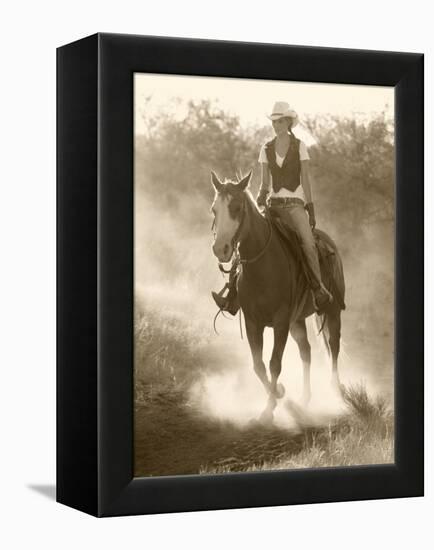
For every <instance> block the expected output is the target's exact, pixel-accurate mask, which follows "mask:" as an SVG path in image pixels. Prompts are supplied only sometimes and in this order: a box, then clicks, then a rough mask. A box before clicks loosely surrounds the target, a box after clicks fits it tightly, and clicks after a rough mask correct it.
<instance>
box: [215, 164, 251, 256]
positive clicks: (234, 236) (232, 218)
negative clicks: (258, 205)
mask: <svg viewBox="0 0 434 550" xmlns="http://www.w3.org/2000/svg"><path fill="white" fill-rule="evenodd" d="M251 176H252V172H250V173H249V174H248V175H247V176H245V177H244V178H243V179H241V180H240V181H239V182H238V183H234V182H232V181H227V182H224V183H222V182H221V181H220V180H219V179H218V177H217V176H216V175H215V174H214V172H211V182H212V184H213V186H214V189H215V191H216V194H215V198H214V202H213V204H212V207H211V210H212V213H213V214H214V224H213V227H214V235H215V239H214V244H213V247H212V249H213V252H214V254H215V256H216V257H217V258H218V260H219V261H220V262H229V260H230V259H231V258H232V255H233V253H234V249H235V246H236V243H237V241H238V239H239V237H240V232H241V226H242V223H243V221H244V216H245V214H246V205H245V200H246V194H245V190H246V189H247V187H248V185H249V182H250V178H251Z"/></svg>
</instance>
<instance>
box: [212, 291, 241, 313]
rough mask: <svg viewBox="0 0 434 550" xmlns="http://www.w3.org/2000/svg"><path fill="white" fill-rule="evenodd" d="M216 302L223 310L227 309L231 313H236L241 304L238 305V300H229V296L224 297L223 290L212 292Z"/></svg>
mask: <svg viewBox="0 0 434 550" xmlns="http://www.w3.org/2000/svg"><path fill="white" fill-rule="evenodd" d="M211 295H212V297H213V298H214V302H215V303H216V304H217V307H218V308H219V309H220V310H221V311H227V312H228V313H230V314H231V315H236V314H237V312H238V310H239V309H240V306H239V305H238V300H229V299H228V297H227V296H226V297H223V296H222V295H221V292H219V293H217V292H211Z"/></svg>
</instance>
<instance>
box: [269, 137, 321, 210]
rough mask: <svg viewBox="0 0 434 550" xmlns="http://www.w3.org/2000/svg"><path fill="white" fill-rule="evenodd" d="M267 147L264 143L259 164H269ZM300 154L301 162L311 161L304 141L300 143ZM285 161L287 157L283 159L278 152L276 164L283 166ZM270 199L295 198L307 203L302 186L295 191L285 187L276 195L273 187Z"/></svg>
mask: <svg viewBox="0 0 434 550" xmlns="http://www.w3.org/2000/svg"><path fill="white" fill-rule="evenodd" d="M265 145H266V144H265V143H264V145H263V146H262V147H261V151H260V153H259V158H258V162H260V163H263V164H268V160H267V153H266V152H265ZM299 154H300V161H303V160H310V157H309V153H308V152H307V147H306V144H305V143H304V142H303V141H300V147H299ZM284 159H285V157H281V156H280V155H278V154H277V152H276V164H277V165H278V166H282V164H283V161H284ZM270 177H271V178H272V177H273V176H271V174H270ZM270 197H293V198H297V199H301V200H302V201H304V202H306V197H305V196H304V191H303V187H302V185H301V184H300V185H299V186H298V187H297V189H296V190H295V191H290V190H289V189H285V187H282V188H281V189H279V191H278V192H277V193H275V192H274V191H273V187H271V193H270Z"/></svg>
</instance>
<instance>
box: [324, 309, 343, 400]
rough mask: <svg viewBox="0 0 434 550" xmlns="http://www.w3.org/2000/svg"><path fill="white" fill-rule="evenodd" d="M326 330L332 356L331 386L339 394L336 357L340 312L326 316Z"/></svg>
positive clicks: (339, 332) (338, 343)
mask: <svg viewBox="0 0 434 550" xmlns="http://www.w3.org/2000/svg"><path fill="white" fill-rule="evenodd" d="M327 328H328V332H329V345H330V353H331V356H332V386H333V387H334V389H335V390H336V391H338V392H339V393H341V385H340V381H339V373H338V356H339V350H340V343H341V312H340V310H335V311H333V312H332V313H330V315H329V316H327Z"/></svg>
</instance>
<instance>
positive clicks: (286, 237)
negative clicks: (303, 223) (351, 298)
mask: <svg viewBox="0 0 434 550" xmlns="http://www.w3.org/2000/svg"><path fill="white" fill-rule="evenodd" d="M270 221H271V225H272V226H273V228H274V229H275V230H276V232H277V234H278V235H279V236H280V238H281V239H282V241H283V242H284V243H285V245H286V246H285V248H286V249H287V250H288V251H290V252H291V253H292V254H293V255H295V257H296V259H297V260H298V261H299V262H300V264H301V267H302V270H303V273H304V276H305V277H306V279H307V281H308V283H309V285H310V286H311V282H312V280H313V274H312V272H311V269H310V266H309V264H308V263H307V261H306V258H305V255H304V253H303V250H302V246H301V242H300V238H299V236H298V234H297V232H296V231H295V230H294V229H292V228H291V227H289V226H288V225H287V224H283V223H282V220H281V219H280V218H279V217H278V216H273V215H270ZM313 236H314V239H315V244H316V247H317V251H318V259H319V265H320V270H321V278H322V282H323V284H324V285H325V287H326V288H327V289H328V290H329V291H330V292H331V293H332V295H333V297H334V299H335V300H336V301H337V302H338V304H339V306H340V307H341V309H345V302H344V299H343V296H341V292H340V291H339V285H338V284H337V281H336V277H337V276H338V275H337V274H338V271H339V270H337V269H336V267H337V266H338V263H340V261H341V260H340V258H339V255H338V254H337V247H336V245H335V243H334V242H333V240H332V239H331V238H330V237H329V236H328V235H327V233H325V232H324V231H321V230H320V229H313Z"/></svg>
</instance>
